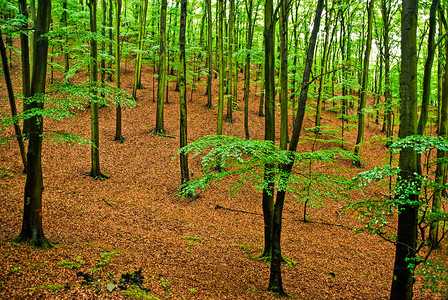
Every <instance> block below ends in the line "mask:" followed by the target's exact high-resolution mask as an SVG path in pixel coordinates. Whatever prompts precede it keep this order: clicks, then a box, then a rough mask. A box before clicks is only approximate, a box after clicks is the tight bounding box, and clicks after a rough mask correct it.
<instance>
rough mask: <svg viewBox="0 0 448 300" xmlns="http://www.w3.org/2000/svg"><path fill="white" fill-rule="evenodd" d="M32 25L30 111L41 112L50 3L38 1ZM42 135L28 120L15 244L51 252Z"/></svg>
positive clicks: (38, 124) (35, 121)
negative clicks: (19, 222) (45, 219)
mask: <svg viewBox="0 0 448 300" xmlns="http://www.w3.org/2000/svg"><path fill="white" fill-rule="evenodd" d="M37 5H38V9H37V18H36V23H35V32H34V41H35V43H36V45H35V46H36V47H35V49H34V50H35V51H34V52H33V62H34V63H33V71H32V79H31V97H36V98H39V100H40V101H35V100H34V101H32V102H31V103H30V109H35V108H37V109H43V107H44V99H43V97H44V94H45V87H46V78H47V58H48V37H46V36H45V34H46V33H48V30H49V28H50V22H51V1H49V0H38V3H37ZM42 133H43V118H42V117H41V116H38V115H36V116H33V117H32V118H30V132H29V142H28V152H27V171H28V172H27V175H26V182H25V192H24V207H23V221H22V230H21V232H20V234H19V236H18V237H17V239H16V241H17V242H22V241H26V240H29V242H30V244H31V245H32V246H35V247H43V248H51V247H53V245H52V244H51V243H50V242H49V241H48V240H47V239H46V238H45V235H44V232H43V228H42V191H43V188H44V187H43V179H42V160H41V159H42Z"/></svg>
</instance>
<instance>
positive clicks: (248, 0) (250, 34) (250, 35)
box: [244, 0, 263, 139]
mask: <svg viewBox="0 0 448 300" xmlns="http://www.w3.org/2000/svg"><path fill="white" fill-rule="evenodd" d="M259 5H260V2H259V1H258V2H257V4H256V8H255V16H254V17H253V20H252V14H253V11H254V9H253V6H254V5H253V0H245V8H246V13H247V44H246V51H247V54H246V64H245V66H244V132H245V134H246V139H249V136H250V135H249V91H250V64H251V59H250V51H251V49H252V42H253V39H254V23H255V22H256V20H257V15H258V6H259ZM262 111H263V108H262Z"/></svg>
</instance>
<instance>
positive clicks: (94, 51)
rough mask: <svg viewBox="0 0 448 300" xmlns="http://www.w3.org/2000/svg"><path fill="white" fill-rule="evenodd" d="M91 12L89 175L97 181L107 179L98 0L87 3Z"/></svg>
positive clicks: (90, 0)
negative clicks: (103, 156)
mask: <svg viewBox="0 0 448 300" xmlns="http://www.w3.org/2000/svg"><path fill="white" fill-rule="evenodd" d="M87 5H88V7H89V11H90V31H91V32H92V34H93V35H94V36H93V37H92V38H91V40H90V93H91V96H92V99H91V101H90V120H91V141H92V145H91V170H90V173H89V175H90V176H92V177H94V178H95V179H104V178H107V176H106V175H104V174H102V173H101V171H100V151H99V146H100V130H99V122H98V102H99V101H98V41H97V39H96V36H95V35H96V33H97V22H96V11H97V3H96V0H89V2H87Z"/></svg>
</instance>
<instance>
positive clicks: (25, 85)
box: [5, 0, 31, 169]
mask: <svg viewBox="0 0 448 300" xmlns="http://www.w3.org/2000/svg"><path fill="white" fill-rule="evenodd" d="M19 10H20V13H21V14H22V15H23V16H24V17H25V20H26V22H24V23H23V24H22V25H23V26H22V29H27V28H28V10H27V5H26V0H19ZM28 44H29V39H28V35H27V34H25V33H24V32H21V33H20V50H21V52H20V58H21V60H22V93H23V112H25V111H26V110H27V109H29V104H27V99H28V98H29V97H30V95H31V90H30V89H31V82H30V80H31V68H30V50H29V46H28ZM5 53H6V51H5ZM29 128H30V119H28V118H25V119H24V120H23V133H24V134H25V136H28V133H29ZM25 169H26V167H25Z"/></svg>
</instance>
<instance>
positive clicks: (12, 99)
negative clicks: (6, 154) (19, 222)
mask: <svg viewBox="0 0 448 300" xmlns="http://www.w3.org/2000/svg"><path fill="white" fill-rule="evenodd" d="M0 53H1V57H2V66H3V73H4V76H5V82H6V88H7V90H8V98H9V106H10V107H11V116H12V117H13V118H15V117H16V116H17V107H16V100H15V96H14V91H13V89H12V81H11V75H10V72H9V66H8V57H7V54H6V47H5V44H4V43H3V36H2V30H1V28H0ZM14 131H15V133H16V139H17V143H18V144H19V149H20V156H21V157H22V163H23V172H24V173H26V153H25V145H24V143H23V137H22V132H21V130H20V126H19V123H18V122H17V121H14Z"/></svg>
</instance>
